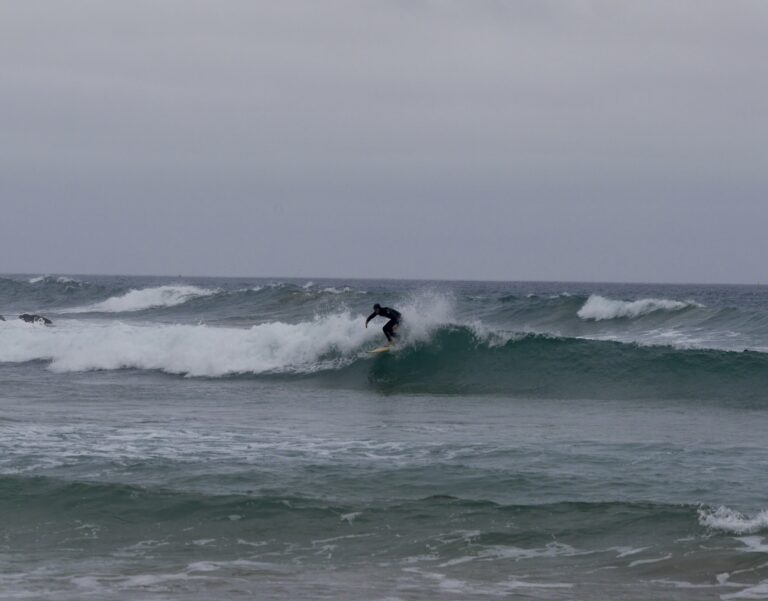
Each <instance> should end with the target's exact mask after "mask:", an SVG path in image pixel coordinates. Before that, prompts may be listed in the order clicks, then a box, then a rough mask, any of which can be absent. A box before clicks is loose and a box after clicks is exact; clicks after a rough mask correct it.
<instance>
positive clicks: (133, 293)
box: [61, 286, 217, 313]
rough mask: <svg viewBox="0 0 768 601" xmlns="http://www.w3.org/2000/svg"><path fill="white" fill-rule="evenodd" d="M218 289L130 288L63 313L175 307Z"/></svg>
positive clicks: (119, 311) (176, 287)
mask: <svg viewBox="0 0 768 601" xmlns="http://www.w3.org/2000/svg"><path fill="white" fill-rule="evenodd" d="M216 292H217V291H216V290H209V289H207V288H199V287H197V286H156V287H153V288H142V289H140V290H135V289H134V290H130V291H128V292H126V293H125V294H122V295H120V296H113V297H110V298H108V299H107V300H104V301H101V302H98V303H93V304H91V305H86V306H84V307H74V308H71V309H65V310H63V311H61V312H62V313H123V312H132V311H142V310H144V309H151V308H154V307H174V306H176V305H180V304H182V303H185V302H187V301H188V300H191V299H194V298H199V297H202V296H211V295H213V294H216Z"/></svg>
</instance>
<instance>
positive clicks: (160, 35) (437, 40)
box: [0, 0, 768, 283]
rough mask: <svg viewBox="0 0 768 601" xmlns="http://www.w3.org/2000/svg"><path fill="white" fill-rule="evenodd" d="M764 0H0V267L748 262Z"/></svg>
mask: <svg viewBox="0 0 768 601" xmlns="http://www.w3.org/2000/svg"><path fill="white" fill-rule="evenodd" d="M766 107H768V2H764V1H762V0H755V1H739V0H735V1H734V0H722V1H719V2H712V1H708V0H675V1H670V0H643V1H642V2H638V1H636V2H630V1H627V2H622V1H617V0H602V1H587V0H583V1H578V2H577V1H566V0H563V1H557V2H555V1H549V0H517V1H515V0H510V1H501V0H465V1H459V0H379V1H364V0H349V1H340V0H275V1H273V2H259V1H254V0H248V1H245V0H242V1H241V0H227V1H226V2H221V1H218V0H209V1H199V0H173V1H171V0H123V1H117V0H115V1H111V2H109V1H107V2H105V1H104V0H93V1H83V0H70V1H68V2H59V1H57V0H50V1H38V0H0V217H1V221H0V272H6V273H7V272H36V273H37V272H42V273H134V274H185V275H193V274H197V275H247V276H259V275H263V276H280V275H282V276H315V277H319V276H338V277H417V278H418V277H421V278H459V279H464V278H467V279H511V280H516V279H540V280H613V281H680V282H747V283H754V282H768V267H766V258H768V114H767V111H768V109H766Z"/></svg>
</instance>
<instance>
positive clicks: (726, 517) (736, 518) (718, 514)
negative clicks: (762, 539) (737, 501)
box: [699, 506, 768, 535]
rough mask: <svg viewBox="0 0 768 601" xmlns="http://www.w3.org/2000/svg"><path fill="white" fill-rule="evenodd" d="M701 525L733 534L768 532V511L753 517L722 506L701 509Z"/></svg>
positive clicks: (765, 510)
mask: <svg viewBox="0 0 768 601" xmlns="http://www.w3.org/2000/svg"><path fill="white" fill-rule="evenodd" d="M699 523H700V524H701V525H702V526H705V527H707V528H711V529H713V530H720V531H722V532H729V533H732V534H739V535H741V534H755V533H757V532H761V531H768V509H764V510H763V511H760V512H758V513H757V514H755V515H754V516H753V517H748V516H745V515H744V514H742V513H740V512H738V511H736V510H735V509H731V508H730V507H725V506H720V507H717V508H714V509H712V508H701V509H699Z"/></svg>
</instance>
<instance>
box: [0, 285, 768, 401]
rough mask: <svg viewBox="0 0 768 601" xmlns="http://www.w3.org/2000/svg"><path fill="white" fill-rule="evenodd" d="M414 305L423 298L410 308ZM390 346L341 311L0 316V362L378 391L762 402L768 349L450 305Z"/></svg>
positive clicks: (422, 308) (429, 306)
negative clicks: (486, 314)
mask: <svg viewBox="0 0 768 601" xmlns="http://www.w3.org/2000/svg"><path fill="white" fill-rule="evenodd" d="M419 303H421V304H419ZM406 315H411V316H418V317H417V318H416V319H413V320H412V321H410V322H406V324H405V325H404V328H403V339H402V341H401V343H400V345H399V349H398V350H397V351H396V352H394V353H390V354H389V356H383V357H381V356H380V357H374V356H371V355H369V354H368V353H367V352H366V351H367V350H368V349H370V348H372V347H373V346H376V345H377V344H378V343H379V342H380V341H381V339H382V338H381V333H380V331H379V330H378V328H373V327H371V328H368V329H365V328H364V327H363V320H364V316H363V315H362V314H355V313H352V312H349V311H345V312H341V313H334V314H330V315H323V316H320V315H318V316H316V317H315V318H313V319H312V320H310V321H303V322H298V323H286V322H281V321H273V322H266V323H262V324H258V325H254V326H252V327H250V328H232V327H210V326H205V325H183V324H173V325H168V324H158V325H146V324H142V325H136V324H129V323H116V322H99V323H93V322H80V321H76V320H73V321H70V322H67V321H61V322H59V323H58V325H57V327H55V328H33V327H29V326H28V324H23V323H21V322H17V321H16V320H14V321H13V322H0V328H1V329H2V336H1V337H0V361H2V362H29V361H40V360H43V361H48V362H50V365H49V368H50V369H51V370H52V371H56V372H75V371H88V370H115V369H139V370H159V371H163V372H166V373H169V374H177V375H184V376H198V377H224V376H242V375H250V376H257V377H291V378H299V379H304V380H306V379H307V378H311V379H312V383H313V384H318V385H325V386H331V387H346V388H372V389H374V390H376V391H380V392H384V393H395V392H424V393H438V394H509V395H513V396H527V397H558V398H618V399H621V398H668V399H672V398H690V399H699V400H703V399H713V398H726V399H729V400H730V401H731V402H733V403H737V402H763V401H765V400H766V399H768V392H767V391H768V354H766V353H760V352H753V351H749V352H731V351H721V350H713V349H685V348H675V347H671V346H641V345H637V344H628V343H622V342H616V341H606V340H592V339H584V338H568V337H557V336H549V335H539V334H526V333H516V332H510V331H505V330H499V329H494V328H490V327H487V326H484V325H483V324H482V323H474V324H458V323H454V322H452V320H451V306H450V304H449V303H447V302H444V303H443V304H442V305H440V304H439V303H437V302H427V301H426V300H424V299H421V300H420V301H419V302H417V303H415V304H412V305H411V306H409V310H408V312H407V313H406Z"/></svg>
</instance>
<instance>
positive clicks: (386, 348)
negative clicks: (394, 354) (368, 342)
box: [368, 346, 392, 354]
mask: <svg viewBox="0 0 768 601" xmlns="http://www.w3.org/2000/svg"><path fill="white" fill-rule="evenodd" d="M391 350H392V347H391V346H380V347H379V348H375V349H373V350H372V351H368V352H369V353H371V354H378V353H386V352H388V351H391Z"/></svg>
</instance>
